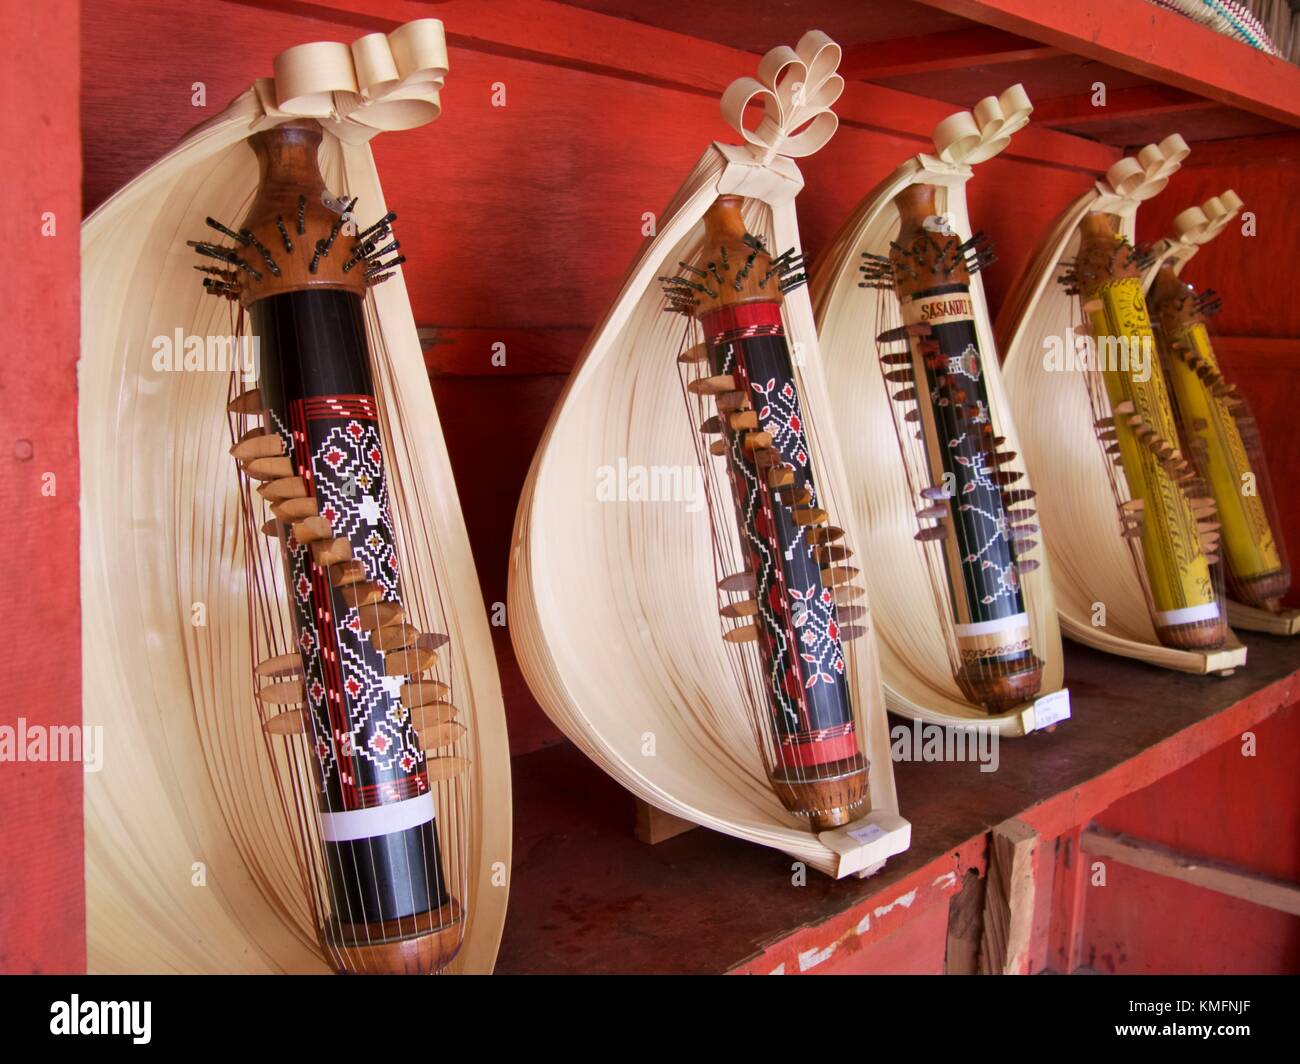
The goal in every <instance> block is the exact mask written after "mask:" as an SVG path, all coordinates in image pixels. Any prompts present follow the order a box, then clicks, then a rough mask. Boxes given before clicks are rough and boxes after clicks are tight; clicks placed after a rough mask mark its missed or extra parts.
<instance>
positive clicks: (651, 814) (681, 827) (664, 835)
mask: <svg viewBox="0 0 1300 1064" xmlns="http://www.w3.org/2000/svg"><path fill="white" fill-rule="evenodd" d="M697 827H699V825H698V824H694V823H692V822H691V821H689V820H683V819H682V818H681V817H679V816H673V815H672V813H665V812H664V811H663V810H662V809H660V808H659V807H658V806H654V805H651V804H650V803H649V802H643V801H642V800H641V799H640V798H638V799H636V828H635V832H636V837H637V838H638V839H640V840H641V841H642V842H644V843H645V844H646V845H647V846H657V845H658V844H659V843H661V842H665V841H666V840H668V839H673V838H676V837H677V836H678V835H682V834H685V833H686V832H688V831H691V830H692V829H694V828H697Z"/></svg>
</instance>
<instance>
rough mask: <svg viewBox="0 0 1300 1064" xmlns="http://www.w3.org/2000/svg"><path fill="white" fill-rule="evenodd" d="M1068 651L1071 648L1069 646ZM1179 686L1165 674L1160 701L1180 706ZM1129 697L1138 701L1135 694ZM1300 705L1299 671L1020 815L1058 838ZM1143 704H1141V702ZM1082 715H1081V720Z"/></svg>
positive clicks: (1097, 733)
mask: <svg viewBox="0 0 1300 1064" xmlns="http://www.w3.org/2000/svg"><path fill="white" fill-rule="evenodd" d="M1261 638H1267V637H1261ZM1247 641H1248V642H1250V643H1251V644H1252V645H1253V646H1260V644H1259V643H1258V642H1257V641H1255V640H1249V639H1248V640H1247ZM1067 646H1071V645H1070V644H1067ZM1264 649H1265V651H1267V649H1268V647H1267V644H1264ZM1278 653H1280V654H1281V655H1283V656H1286V657H1287V658H1288V660H1290V656H1291V655H1292V654H1293V653H1294V652H1293V651H1292V650H1290V649H1289V648H1287V647H1286V646H1285V644H1284V645H1283V648H1282V649H1280V650H1279V651H1278ZM1259 656H1260V655H1259V653H1258V652H1257V653H1256V657H1255V659H1253V660H1252V661H1251V666H1252V667H1258V664H1259V661H1258V658H1259ZM1099 657H1104V655H1099ZM1108 663H1109V665H1110V668H1111V669H1112V670H1114V669H1115V667H1116V665H1117V664H1118V663H1117V662H1116V661H1115V659H1113V658H1112V659H1108ZM1248 672H1249V670H1239V675H1242V676H1245V675H1246V673H1248ZM1135 679H1136V677H1134V676H1129V677H1126V682H1127V683H1129V684H1130V685H1133V684H1134V680H1135ZM1189 679H1190V680H1191V681H1192V682H1193V683H1197V684H1206V683H1207V680H1206V678H1205V677H1189ZM1234 679H1235V677H1234V678H1232V679H1227V678H1224V679H1220V680H1216V681H1208V682H1211V683H1216V684H1219V685H1227V684H1231V683H1232V682H1233V680H1234ZM1068 680H1069V676H1068V673H1067V681H1068ZM1113 682H1118V681H1113ZM1180 682H1181V681H1177V680H1175V678H1174V677H1172V676H1168V675H1160V676H1159V683H1158V684H1156V685H1154V686H1158V687H1159V689H1160V690H1161V692H1162V694H1161V696H1160V697H1162V698H1163V699H1164V700H1165V701H1166V704H1177V703H1174V702H1173V699H1174V697H1175V696H1174V693H1173V692H1174V690H1175V689H1176V688H1177V686H1178V684H1179V683H1180ZM1070 686H1071V690H1072V691H1075V692H1077V687H1076V686H1075V685H1073V684H1071V685H1070ZM1220 689H1222V688H1220ZM1200 690H1201V691H1203V692H1204V694H1203V695H1202V696H1201V697H1202V698H1205V697H1210V696H1211V695H1210V692H1211V691H1213V688H1206V687H1202V688H1200ZM1127 697H1133V696H1132V692H1131V691H1130V692H1129V693H1128V695H1127ZM1153 697H1154V696H1153ZM1179 697H1186V696H1185V695H1181V696H1179ZM1297 700H1300V672H1290V673H1288V674H1287V675H1285V676H1284V677H1282V678H1280V679H1278V680H1276V681H1274V682H1273V683H1270V684H1267V685H1265V686H1263V687H1260V688H1259V689H1257V690H1255V691H1254V692H1252V693H1250V694H1248V695H1247V696H1246V697H1244V698H1242V699H1241V700H1240V701H1238V702H1235V703H1233V704H1232V705H1230V706H1228V707H1227V708H1225V709H1222V710H1221V711H1219V712H1215V713H1212V714H1210V715H1208V716H1206V717H1204V718H1202V719H1199V720H1197V721H1196V722H1195V723H1193V724H1189V725H1188V726H1187V727H1184V728H1182V729H1180V730H1178V731H1176V732H1175V733H1174V734H1172V735H1168V736H1167V737H1165V738H1164V739H1161V740H1159V741H1153V742H1151V743H1150V745H1147V746H1144V747H1143V748H1142V750H1141V751H1140V752H1138V753H1136V754H1134V755H1132V756H1126V757H1125V758H1123V759H1120V763H1118V764H1112V767H1110V768H1108V769H1105V770H1104V771H1101V772H1099V773H1098V774H1097V775H1095V776H1093V777H1092V778H1091V779H1089V781H1088V784H1087V786H1086V787H1077V788H1071V789H1066V790H1058V791H1056V792H1055V793H1053V794H1051V795H1050V796H1048V797H1046V798H1044V799H1043V800H1042V801H1039V802H1037V803H1036V804H1034V805H1033V806H1032V808H1028V809H1026V810H1025V811H1024V812H1023V813H1022V814H1021V816H1022V818H1023V819H1024V820H1025V821H1026V823H1028V824H1030V825H1031V826H1032V827H1034V828H1035V829H1036V830H1037V831H1038V832H1039V834H1040V835H1042V836H1043V837H1044V838H1055V837H1056V836H1058V835H1060V834H1062V833H1063V832H1065V831H1067V830H1069V829H1070V828H1071V827H1074V826H1075V825H1077V824H1083V823H1087V822H1088V821H1089V820H1091V819H1093V817H1095V816H1097V815H1098V814H1099V813H1100V812H1101V811H1102V810H1103V809H1105V808H1106V807H1107V806H1108V805H1110V804H1111V803H1113V802H1114V801H1116V800H1117V799H1119V798H1121V797H1123V796H1124V795H1127V794H1132V793H1133V792H1134V791H1138V790H1141V789H1142V788H1143V787H1147V786H1150V785H1151V784H1152V783H1154V782H1156V780H1158V779H1161V778H1163V777H1164V776H1167V775H1169V773H1171V772H1173V771H1176V770H1177V769H1179V768H1182V767H1184V766H1185V765H1188V764H1190V763H1191V762H1193V761H1195V760H1196V759H1197V758H1200V757H1202V756H1204V755H1205V754H1208V753H1209V752H1210V751H1212V750H1214V749H1216V748H1217V747H1219V746H1222V745H1223V744H1224V743H1226V742H1228V741H1230V740H1234V739H1236V738H1237V737H1238V736H1240V735H1241V733H1242V732H1243V731H1245V730H1246V729H1248V728H1250V727H1251V726H1252V725H1255V724H1258V723H1259V722H1260V721H1262V720H1265V719H1267V718H1268V717H1271V716H1272V715H1273V714H1275V713H1277V712H1278V710H1279V709H1280V708H1282V707H1284V706H1289V705H1291V704H1293V703H1294V702H1296V701H1297ZM1138 704H1141V702H1140V701H1139V702H1138ZM1184 712H1186V710H1184ZM1078 716H1079V715H1078V714H1077V713H1076V714H1075V717H1076V719H1077V718H1078ZM1092 727H1093V732H1092V735H1091V736H1090V737H1089V738H1090V740H1091V741H1095V742H1099V743H1107V742H1111V741H1112V740H1111V739H1110V738H1109V737H1108V735H1107V731H1108V729H1107V728H1106V727H1098V726H1097V725H1095V724H1094V725H1093V726H1092ZM1004 767H1005V759H1004Z"/></svg>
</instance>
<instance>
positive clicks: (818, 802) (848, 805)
mask: <svg viewBox="0 0 1300 1064" xmlns="http://www.w3.org/2000/svg"><path fill="white" fill-rule="evenodd" d="M868 769H869V766H868V764H867V760H866V758H864V757H863V756H862V755H861V754H858V755H856V756H854V757H850V758H846V759H844V760H843V761H831V762H828V763H827V764H824V765H809V766H807V767H804V768H786V767H783V766H782V767H778V768H777V769H776V770H775V771H774V772H772V773H771V774H770V775H769V776H768V779H769V780H770V781H771V784H772V788H773V790H775V791H776V796H777V797H778V798H780V799H781V804H782V805H784V806H785V807H786V809H788V810H789V811H790V812H792V813H793V814H794V815H795V816H806V817H807V818H808V821H809V826H810V827H811V828H812V830H813V831H829V830H830V829H831V828H840V827H843V826H844V825H845V824H851V823H852V822H853V821H855V820H860V819H862V817H864V816H866V815H867V814H868V813H869V812H871V793H870V791H869V790H868V789H867V781H868Z"/></svg>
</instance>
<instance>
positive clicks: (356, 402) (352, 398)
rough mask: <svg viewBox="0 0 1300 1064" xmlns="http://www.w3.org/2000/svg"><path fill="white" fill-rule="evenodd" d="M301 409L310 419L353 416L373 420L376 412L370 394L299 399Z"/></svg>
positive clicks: (373, 400) (376, 417) (376, 414)
mask: <svg viewBox="0 0 1300 1064" xmlns="http://www.w3.org/2000/svg"><path fill="white" fill-rule="evenodd" d="M300 402H301V403H302V408H303V410H304V411H305V412H306V413H307V416H308V418H309V419H311V420H316V419H318V418H327V417H355V418H361V419H362V420H363V421H375V420H377V419H378V416H379V415H378V412H377V410H376V407H375V399H374V396H371V395H325V396H319V395H317V396H312V397H311V398H309V399H302V400H300Z"/></svg>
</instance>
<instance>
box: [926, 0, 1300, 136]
mask: <svg viewBox="0 0 1300 1064" xmlns="http://www.w3.org/2000/svg"><path fill="white" fill-rule="evenodd" d="M922 2H923V3H925V4H927V5H928V6H930V7H933V8H935V9H937V10H939V11H942V12H944V13H946V14H949V15H960V16H961V17H963V18H969V19H971V20H973V21H975V22H979V23H981V24H984V25H988V26H993V27H995V28H997V29H1001V30H1005V31H1006V32H1008V33H1014V34H1018V35H1020V36H1023V37H1028V38H1030V39H1031V40H1036V41H1040V42H1042V43H1043V44H1048V45H1052V46H1054V47H1057V48H1060V49H1062V50H1064V51H1069V52H1074V53H1075V54H1077V55H1081V56H1084V57H1085V58H1088V59H1093V60H1096V61H1097V62H1100V63H1105V64H1107V65H1108V66H1112V67H1116V68H1118V69H1120V70H1126V71H1130V72H1132V73H1136V74H1141V75H1142V76H1143V77H1146V78H1150V79H1151V80H1152V81H1156V82H1159V83H1161V84H1163V85H1172V86H1173V87H1174V88H1179V89H1185V90H1187V91H1188V92H1194V93H1197V94H1198V95H1200V96H1204V97H1206V98H1207V99H1210V100H1214V101H1216V102H1218V103H1223V104H1227V105H1229V106H1232V107H1236V108H1240V109H1241V110H1243V111H1248V112H1250V113H1251V114H1255V115H1259V116H1261V117H1263V118H1268V119H1271V120H1273V121H1275V122H1280V123H1282V124H1283V125H1287V126H1300V68H1298V67H1296V66H1295V65H1294V64H1292V63H1288V62H1287V61H1286V60H1284V59H1279V58H1276V57H1274V56H1270V55H1265V54H1264V53H1263V52H1260V51H1258V50H1256V49H1254V48H1251V47H1250V46H1249V45H1246V44H1243V43H1242V42H1241V41H1236V40H1233V39H1232V38H1230V37H1225V36H1224V35H1223V34H1221V33H1216V32H1215V31H1213V30H1211V29H1208V28H1206V27H1204V26H1200V25H1197V24H1196V23H1195V22H1192V21H1191V20H1190V19H1188V18H1184V17H1183V16H1181V15H1178V14H1176V13H1174V12H1171V11H1166V10H1164V9H1163V8H1159V7H1156V6H1155V5H1154V4H1147V3H1134V2H1133V0H1072V2H1071V3H1068V4H1044V3H1042V2H1041V0H922Z"/></svg>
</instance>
